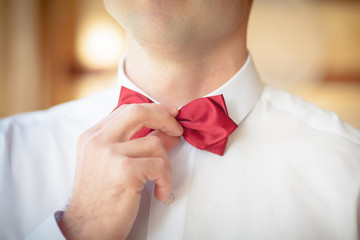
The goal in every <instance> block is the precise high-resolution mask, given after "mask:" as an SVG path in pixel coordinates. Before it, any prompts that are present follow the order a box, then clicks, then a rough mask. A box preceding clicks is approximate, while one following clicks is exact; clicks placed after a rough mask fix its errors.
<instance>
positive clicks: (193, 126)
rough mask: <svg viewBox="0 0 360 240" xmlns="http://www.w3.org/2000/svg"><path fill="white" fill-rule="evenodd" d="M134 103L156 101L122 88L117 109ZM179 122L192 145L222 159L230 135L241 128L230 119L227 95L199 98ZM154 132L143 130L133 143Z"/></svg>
mask: <svg viewBox="0 0 360 240" xmlns="http://www.w3.org/2000/svg"><path fill="white" fill-rule="evenodd" d="M132 103H135V104H136V103H152V101H151V100H150V99H148V98H147V97H145V96H143V95H142V94H140V93H138V92H136V91H133V90H130V89H128V88H126V87H122V88H121V92H120V97H119V102H118V105H117V107H116V108H118V107H120V106H121V105H123V104H132ZM116 108H115V109H116ZM176 120H177V121H178V122H179V123H180V125H181V126H182V127H183V129H184V133H183V137H184V139H185V140H186V141H187V142H188V143H190V144H191V145H192V146H194V147H196V148H198V149H201V150H206V151H209V152H212V153H215V154H217V155H220V156H223V155H224V152H225V148H226V143H227V140H228V137H229V135H230V134H231V133H232V132H233V131H234V130H235V129H236V128H237V124H236V123H235V122H234V121H233V120H231V118H230V117H229V116H228V111H227V108H226V104H225V100H224V97H223V95H216V96H211V97H204V98H199V99H196V100H194V101H192V102H190V103H188V104H186V105H185V106H183V107H182V108H181V109H180V110H179V114H178V116H177V117H176ZM151 131H152V130H151V129H149V128H146V127H143V128H142V129H141V130H140V131H139V132H138V133H136V134H135V135H134V136H133V139H134V138H139V137H144V136H146V135H147V134H149V133H150V132H151Z"/></svg>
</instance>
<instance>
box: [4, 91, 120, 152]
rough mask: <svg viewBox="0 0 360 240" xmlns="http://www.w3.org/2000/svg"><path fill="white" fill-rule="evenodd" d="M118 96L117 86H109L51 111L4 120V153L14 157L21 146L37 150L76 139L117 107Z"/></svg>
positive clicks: (24, 148)
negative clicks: (113, 87)
mask: <svg viewBox="0 0 360 240" xmlns="http://www.w3.org/2000/svg"><path fill="white" fill-rule="evenodd" d="M116 95H117V91H116V89H107V90H104V91H101V92H99V93H97V94H94V95H92V96H89V97H86V98H82V99H79V100H75V101H70V102H67V103H64V104H60V105H56V106H54V107H51V108H49V109H47V110H42V111H35V112H29V113H22V114H17V115H14V116H10V117H7V118H4V119H0V146H1V149H0V155H3V157H4V154H5V155H9V156H8V157H10V155H12V157H14V156H15V155H14V154H12V153H15V152H16V154H18V150H19V149H23V150H24V151H25V150H29V151H31V152H36V151H33V150H36V149H38V151H41V149H42V148H45V147H52V146H57V147H56V148H59V147H58V146H61V145H66V144H65V143H66V142H68V143H73V142H76V139H77V137H78V135H79V134H81V133H82V132H83V131H85V130H86V129H88V128H90V127H91V126H92V125H94V124H95V123H97V122H98V121H100V120H101V119H103V118H104V117H106V116H107V115H108V114H109V113H110V112H111V111H112V110H113V109H114V107H115V106H116ZM55 143H57V144H55ZM36 153H37V152H36ZM5 157H6V156H5Z"/></svg>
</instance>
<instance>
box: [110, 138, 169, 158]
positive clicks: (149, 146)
mask: <svg viewBox="0 0 360 240" xmlns="http://www.w3.org/2000/svg"><path fill="white" fill-rule="evenodd" d="M169 138H172V137H170V136H169ZM174 138H175V137H174ZM109 151H110V153H111V154H112V155H113V154H114V153H115V156H116V155H118V156H127V157H131V158H151V157H160V158H164V159H168V154H167V151H166V149H165V147H164V145H163V143H162V140H161V139H160V138H159V137H157V136H146V137H143V138H137V139H134V140H130V141H126V142H120V143H116V144H112V145H111V146H110V147H109Z"/></svg>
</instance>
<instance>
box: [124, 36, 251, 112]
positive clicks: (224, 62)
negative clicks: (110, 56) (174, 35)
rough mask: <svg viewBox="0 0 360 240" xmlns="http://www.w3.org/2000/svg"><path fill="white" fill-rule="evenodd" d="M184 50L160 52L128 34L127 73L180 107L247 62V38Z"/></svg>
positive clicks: (163, 100)
mask: <svg viewBox="0 0 360 240" xmlns="http://www.w3.org/2000/svg"><path fill="white" fill-rule="evenodd" d="M184 52H185V51H182V52H178V53H177V54H174V52H173V53H171V54H167V53H162V54H158V55H157V54H154V52H149V51H146V49H144V48H143V47H141V46H140V45H139V44H138V43H137V42H136V41H135V40H134V39H131V38H130V37H128V53H127V58H126V63H125V73H126V75H127V76H128V77H129V79H130V80H131V81H132V82H133V83H134V84H135V85H137V86H138V87H139V88H140V89H142V90H143V91H144V92H146V93H147V94H148V95H149V96H150V97H152V98H153V99H155V100H157V101H159V102H160V103H163V104H165V105H168V106H173V107H181V106H183V105H185V104H186V103H188V102H190V101H192V100H194V99H196V98H199V97H202V96H204V95H207V94H209V93H211V92H212V91H214V90H215V89H217V88H219V87H220V86H221V85H223V84H224V83H225V82H226V81H228V80H229V79H230V78H231V77H232V76H233V75H234V74H235V73H236V72H237V71H238V70H239V69H240V68H241V67H242V66H243V65H244V63H245V61H246V59H247V56H248V52H247V49H246V42H245V40H244V41H243V42H241V41H239V39H230V40H229V41H227V42H224V43H222V44H217V45H216V48H215V47H212V48H211V49H208V50H207V51H206V50H205V51H204V49H193V50H192V51H188V52H187V53H184ZM182 53H184V54H182Z"/></svg>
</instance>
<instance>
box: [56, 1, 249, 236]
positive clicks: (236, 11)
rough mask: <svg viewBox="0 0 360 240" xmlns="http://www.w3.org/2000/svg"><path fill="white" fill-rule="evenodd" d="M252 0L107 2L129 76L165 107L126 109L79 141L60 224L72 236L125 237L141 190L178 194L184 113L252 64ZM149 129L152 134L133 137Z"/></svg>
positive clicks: (164, 195) (163, 197) (160, 197)
mask: <svg viewBox="0 0 360 240" xmlns="http://www.w3.org/2000/svg"><path fill="white" fill-rule="evenodd" d="M251 4H252V1H251V0H182V1H180V0H169V1H163V0H152V1H149V0H105V6H106V8H107V10H108V11H109V13H110V14H111V15H112V16H113V17H115V18H116V19H117V20H118V21H119V23H120V24H121V25H122V26H123V27H124V28H125V30H126V31H127V33H128V34H127V42H128V48H127V58H126V64H125V72H126V74H127V76H128V77H129V78H130V79H131V80H132V81H133V82H134V83H135V84H136V85H137V86H138V87H139V88H141V89H142V90H144V91H145V92H146V93H148V94H149V95H150V96H151V97H153V98H154V99H156V100H158V101H159V102H161V103H162V104H137V105H124V106H121V107H120V108H118V109H117V110H115V111H113V112H112V113H111V114H109V116H108V117H106V118H105V119H104V120H102V121H101V122H99V123H98V124H96V125H95V126H94V127H92V128H90V129H89V130H87V131H86V132H84V133H83V134H82V135H81V136H80V138H79V141H78V149H77V166H76V173H75V181H74V189H73V194H72V198H71V200H70V203H69V206H68V209H67V210H66V211H65V213H64V216H63V217H62V219H61V220H60V222H59V226H60V229H61V230H62V232H63V234H64V236H65V237H66V238H67V239H70V240H71V239H125V238H126V236H127V235H128V234H129V232H130V230H131V228H132V225H133V223H134V221H135V218H136V215H137V211H138V208H139V202H140V197H141V191H142V190H143V188H144V185H145V183H146V182H147V181H148V180H152V181H154V182H155V190H154V194H155V197H156V198H157V199H158V200H159V201H165V200H166V199H167V197H168V196H169V194H170V192H171V171H172V169H171V164H170V160H169V156H168V152H169V151H170V150H171V149H172V148H173V147H175V146H176V145H177V144H178V142H179V140H180V136H181V135H182V132H183V130H182V128H181V126H180V125H179V124H178V123H177V121H176V120H175V117H176V115H177V114H178V110H177V108H178V107H180V106H182V105H184V104H186V103H188V102H190V101H192V100H194V99H196V98H198V97H201V96H204V95H206V94H207V93H210V92H212V91H213V90H215V89H216V88H218V87H220V86H221V85H223V84H224V83H225V82H226V81H227V80H228V79H230V78H231V77H232V76H233V75H234V74H235V73H236V72H237V71H238V70H239V69H240V68H241V66H242V65H243V64H244V63H245V61H246V58H247V54H248V53H247V49H246V26H247V20H248V15H249V12H250V8H251ZM143 126H147V127H149V128H152V129H155V131H154V132H152V133H151V134H150V135H148V136H146V137H143V138H140V139H136V140H130V139H131V137H132V136H133V135H134V134H135V133H136V132H137V131H138V130H140V129H141V128H142V127H143Z"/></svg>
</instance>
